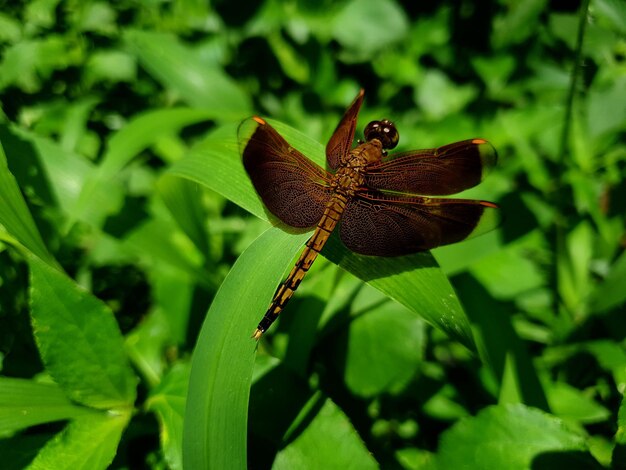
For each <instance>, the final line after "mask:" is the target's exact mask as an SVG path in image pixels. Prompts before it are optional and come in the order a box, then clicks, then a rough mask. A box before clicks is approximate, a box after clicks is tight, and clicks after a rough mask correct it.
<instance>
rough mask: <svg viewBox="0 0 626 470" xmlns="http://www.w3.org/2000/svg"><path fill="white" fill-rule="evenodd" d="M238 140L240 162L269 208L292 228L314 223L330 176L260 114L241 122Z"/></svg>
mask: <svg viewBox="0 0 626 470" xmlns="http://www.w3.org/2000/svg"><path fill="white" fill-rule="evenodd" d="M239 142H240V145H242V146H245V147H244V149H243V152H242V153H243V165H244V167H245V169H246V171H247V172H248V175H249V176H250V179H251V180H252V184H253V185H254V187H255V189H256V191H257V193H258V194H259V196H260V197H261V200H262V201H263V203H264V204H265V206H266V207H267V208H268V209H269V211H270V212H271V213H272V214H274V215H275V216H276V217H278V218H279V219H280V220H281V221H283V222H284V223H286V224H287V225H291V226H292V227H312V226H314V225H316V224H317V222H318V221H319V220H320V219H321V218H322V215H323V214H324V208H325V206H326V203H327V202H328V201H329V199H330V197H331V195H332V191H331V189H330V187H329V186H328V184H329V180H330V178H331V175H330V174H329V173H328V172H327V171H326V170H324V169H323V168H320V167H319V166H318V165H316V164H315V163H313V162H312V161H311V160H309V159H308V158H306V157H305V156H304V155H302V154H301V153H300V152H298V151H297V150H296V149H294V148H293V147H291V146H290V145H289V143H288V142H287V141H286V140H285V139H283V138H282V137H281V135H280V134H279V133H278V132H276V130H275V129H274V128H273V127H272V126H270V125H269V124H268V123H267V122H265V121H264V120H263V119H261V118H260V117H256V116H255V117H253V118H251V119H247V120H246V121H244V122H243V123H241V126H239Z"/></svg>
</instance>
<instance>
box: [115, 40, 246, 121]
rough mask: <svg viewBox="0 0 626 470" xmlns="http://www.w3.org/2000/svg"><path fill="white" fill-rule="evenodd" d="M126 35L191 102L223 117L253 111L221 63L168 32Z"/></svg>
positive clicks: (152, 69) (141, 55) (168, 83)
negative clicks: (203, 55) (206, 57)
mask: <svg viewBox="0 0 626 470" xmlns="http://www.w3.org/2000/svg"><path fill="white" fill-rule="evenodd" d="M124 38H125V41H126V44H127V45H128V48H129V49H130V51H131V52H132V53H133V54H135V55H136V56H137V58H138V59H139V61H140V62H141V63H142V64H143V66H144V67H146V69H148V71H149V72H150V73H152V74H153V75H154V77H155V78H156V79H157V80H159V81H161V82H162V83H163V85H164V86H166V87H169V88H171V89H173V90H175V91H177V92H178V93H179V94H180V95H181V97H182V98H183V99H184V100H185V101H186V102H187V104H189V105H190V106H193V107H195V108H203V109H204V110H206V112H208V113H210V116H211V117H212V118H214V119H220V120H229V119H242V118H244V117H246V115H249V114H250V109H251V107H250V103H249V100H248V97H247V96H246V95H245V94H244V93H243V92H242V91H241V89H240V88H239V86H238V85H237V83H236V82H235V81H234V80H233V79H232V78H231V77H229V76H228V75H226V74H225V73H224V71H223V68H222V66H221V64H217V63H207V61H206V59H204V60H203V58H202V57H201V56H200V55H199V54H196V53H195V52H194V51H192V50H191V49H190V48H189V47H186V46H185V45H183V44H182V43H181V42H180V41H179V40H178V39H177V38H176V37H174V36H172V35H169V34H164V33H156V32H148V31H128V32H127V33H126V34H125V37H124Z"/></svg>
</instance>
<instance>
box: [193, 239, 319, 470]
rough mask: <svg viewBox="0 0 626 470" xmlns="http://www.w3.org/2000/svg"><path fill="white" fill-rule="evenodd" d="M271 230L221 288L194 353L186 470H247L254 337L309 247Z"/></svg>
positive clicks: (242, 258)
mask: <svg viewBox="0 0 626 470" xmlns="http://www.w3.org/2000/svg"><path fill="white" fill-rule="evenodd" d="M307 237H308V235H307V234H301V235H299V236H294V235H290V234H287V233H285V232H283V231H281V230H279V229H277V228H272V229H269V230H267V231H266V232H265V233H263V235H261V236H260V237H259V238H258V239H257V240H256V241H255V242H254V243H253V244H252V245H250V246H249V247H248V249H247V250H246V251H245V252H244V253H243V254H242V255H241V256H240V257H239V258H238V259H237V262H236V263H235V264H234V266H233V267H232V269H231V271H230V273H229V274H228V276H227V277H226V279H225V280H224V282H223V283H222V285H221V287H220V289H219V291H218V292H217V295H216V296H215V299H214V300H213V303H212V304H211V308H210V309H209V312H208V313H207V316H206V320H205V321H204V324H203V325H202V330H201V331H200V335H199V337H198V341H197V346H196V349H195V351H194V354H193V361H192V367H191V378H190V381H189V394H188V397H187V409H186V412H185V428H184V432H183V461H184V465H185V468H205V469H212V468H216V469H222V468H230V469H238V468H241V469H244V468H246V462H247V460H246V459H247V456H246V433H247V414H248V395H249V393H250V383H251V380H252V369H253V366H254V356H255V354H254V351H255V348H256V346H257V343H256V342H255V341H254V340H252V339H251V338H250V335H251V334H252V331H253V330H254V327H256V325H257V324H258V322H259V320H260V319H261V317H262V316H263V314H264V313H265V311H266V309H267V306H268V305H269V302H270V300H271V297H272V295H273V294H274V292H275V290H276V286H277V285H278V283H279V282H280V280H281V278H282V275H283V273H284V271H285V270H287V269H288V268H289V265H290V264H291V263H292V262H293V258H294V256H295V255H296V253H297V252H298V251H299V250H300V249H301V247H302V245H303V244H304V242H305V240H306V238H307Z"/></svg>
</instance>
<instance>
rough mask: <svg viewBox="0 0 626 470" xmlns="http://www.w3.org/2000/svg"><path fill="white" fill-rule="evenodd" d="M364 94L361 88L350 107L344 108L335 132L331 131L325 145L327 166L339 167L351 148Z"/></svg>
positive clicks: (334, 168)
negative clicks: (344, 110)
mask: <svg viewBox="0 0 626 470" xmlns="http://www.w3.org/2000/svg"><path fill="white" fill-rule="evenodd" d="M364 94H365V92H364V91H363V89H361V90H360V91H359V94H358V95H356V98H355V99H354V101H353V102H352V104H351V105H350V107H349V108H348V109H347V110H346V112H345V114H344V115H343V117H342V118H341V121H339V124H338V125H337V128H336V129H335V132H333V135H332V136H331V138H330V140H329V141H328V144H327V145H326V161H327V162H328V166H329V167H330V168H332V169H333V170H336V169H337V168H338V167H339V164H340V163H341V160H342V159H343V158H344V157H345V156H346V155H348V153H349V152H350V150H351V149H352V144H353V142H354V131H355V129H356V119H357V116H358V115H359V109H361V104H363V96H364Z"/></svg>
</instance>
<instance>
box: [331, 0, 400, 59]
mask: <svg viewBox="0 0 626 470" xmlns="http://www.w3.org/2000/svg"><path fill="white" fill-rule="evenodd" d="M408 29H409V22H408V19H407V17H406V14H405V12H404V11H403V10H402V9H401V8H400V7H398V4H397V3H396V2H395V1H393V0H352V1H349V2H348V3H347V4H346V6H345V7H344V8H343V9H342V10H341V12H339V14H338V15H337V16H335V17H334V19H333V38H334V39H336V40H337V42H339V44H341V45H342V46H343V47H344V48H346V49H348V50H351V51H353V52H354V53H355V55H356V57H355V59H357V60H367V59H368V58H372V57H374V56H375V54H376V53H377V52H379V51H380V50H381V49H384V48H387V47H389V46H391V45H393V44H394V43H396V42H398V41H400V40H401V39H403V38H404V37H405V36H406V34H407V32H408Z"/></svg>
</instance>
